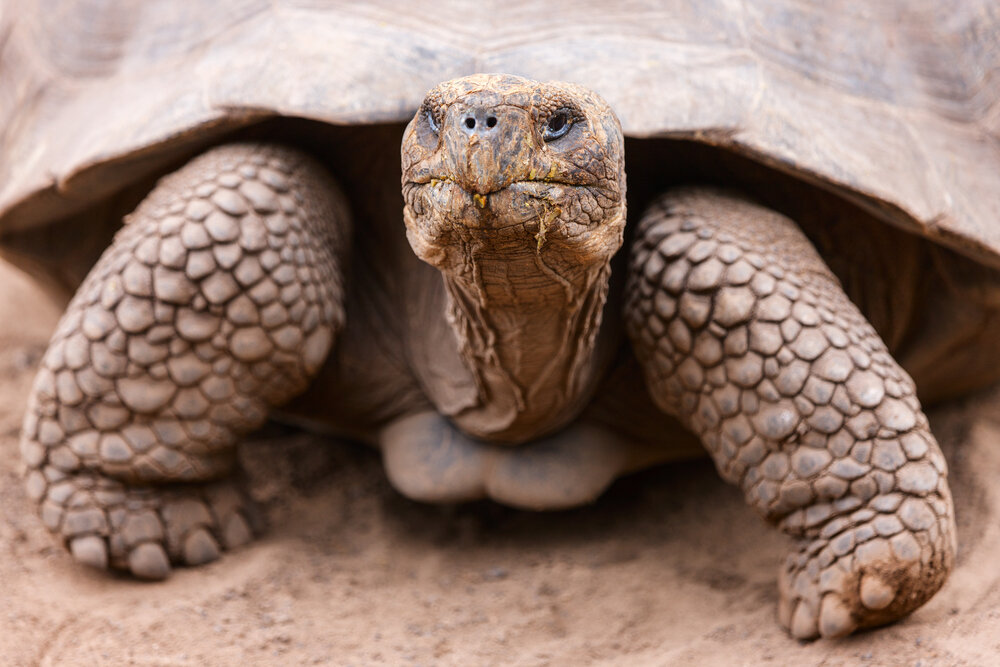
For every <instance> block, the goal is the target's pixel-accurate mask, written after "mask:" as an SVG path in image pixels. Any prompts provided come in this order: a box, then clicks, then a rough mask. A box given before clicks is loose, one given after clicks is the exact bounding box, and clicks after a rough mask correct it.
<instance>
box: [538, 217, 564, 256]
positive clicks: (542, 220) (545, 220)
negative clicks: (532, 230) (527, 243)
mask: <svg viewBox="0 0 1000 667" xmlns="http://www.w3.org/2000/svg"><path fill="white" fill-rule="evenodd" d="M561 213H562V209H560V208H558V207H556V208H553V209H546V210H545V214H544V215H542V216H540V217H539V218H538V233H537V234H535V240H536V241H537V242H538V247H537V248H536V251H541V249H542V246H543V245H545V232H547V231H548V229H549V225H550V224H551V223H552V221H553V220H555V219H556V218H558V217H559V215H560V214H561Z"/></svg>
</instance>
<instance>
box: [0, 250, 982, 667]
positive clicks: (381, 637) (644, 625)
mask: <svg viewBox="0 0 1000 667" xmlns="http://www.w3.org/2000/svg"><path fill="white" fill-rule="evenodd" d="M56 316H57V314H56V313H55V312H53V311H51V309H46V308H45V307H44V304H43V303H42V302H41V301H40V300H39V299H38V298H37V296H36V295H33V294H32V293H31V291H30V289H28V287H27V283H26V281H24V280H23V279H22V278H19V277H18V276H16V275H14V274H12V273H11V272H10V271H9V270H5V269H0V330H2V332H3V333H2V334H0V335H2V338H0V596H2V597H0V664H3V665H119V664H121V665H126V664H127V665H241V666H246V665H272V664H273V665H309V664H320V665H323V664H333V665H370V664H389V665H411V664H412V665H549V664H552V665H760V664H772V665H859V664H860V665H909V666H916V665H920V666H921V667H928V666H930V665H989V664H1000V522H998V519H1000V484H997V483H996V481H995V480H996V479H997V475H998V473H1000V448H998V447H997V446H996V443H997V440H998V439H1000V410H998V407H1000V391H997V392H993V394H992V395H984V396H980V397H977V398H975V399H972V400H969V401H967V402H966V403H965V404H963V405H958V406H951V407H949V408H948V409H946V410H939V411H936V412H934V413H932V415H931V419H932V424H933V426H934V427H935V430H936V433H937V434H938V437H939V438H940V439H941V440H942V444H943V446H944V448H945V453H946V455H947V456H948V458H949V463H950V465H951V467H952V473H951V474H952V488H953V489H954V491H955V502H956V505H957V510H958V517H959V540H960V543H961V553H960V557H959V561H958V567H957V569H956V571H955V573H954V574H953V575H952V578H951V580H950V581H949V583H948V584H947V586H946V587H945V589H944V590H942V591H941V593H939V594H938V595H937V597H935V598H934V599H933V600H932V601H931V602H930V603H929V604H928V605H926V606H925V607H924V608H923V609H921V610H919V611H918V612H917V613H915V614H914V615H913V616H912V617H911V618H909V619H907V620H906V621H904V622H902V623H899V624H897V625H895V626H892V627H889V628H885V629H881V630H878V631H874V632H868V633H864V634H861V635H859V636H856V637H852V638H849V639H846V640H841V641H818V642H814V643H809V644H802V643H799V642H796V641H794V640H791V639H789V638H788V637H787V636H786V635H785V634H784V632H782V631H781V630H780V629H779V628H778V627H777V625H776V623H775V618H774V617H775V612H774V609H775V600H776V592H775V577H776V571H777V564H778V562H779V560H780V558H781V556H782V554H783V553H784V550H785V549H786V547H787V542H786V540H785V538H783V537H782V536H780V535H778V534H777V533H776V532H774V531H772V530H770V529H769V528H768V527H767V526H765V525H764V524H763V523H762V522H761V521H760V520H758V519H757V517H756V516H755V515H754V514H752V513H751V511H750V510H748V509H747V508H746V507H744V505H743V503H742V502H741V501H740V498H739V495H738V494H737V492H736V491H735V490H734V489H732V488H730V487H728V486H726V485H725V484H723V483H722V482H721V481H719V480H718V478H717V477H716V476H715V474H714V471H713V469H712V467H711V466H710V465H709V463H708V462H707V461H697V462H693V463H687V464H682V465H673V466H668V467H664V468H660V469H657V470H651V471H648V472H645V473H642V474H639V475H634V476H632V477H630V478H627V479H624V480H621V481H619V482H618V483H617V484H616V485H615V486H614V487H613V488H612V489H611V490H610V491H609V492H608V493H607V494H606V495H605V496H604V497H603V498H602V499H601V500H600V501H599V502H598V503H597V504H595V505H593V506H591V507H587V508H583V509H580V510H575V511H571V512H560V513H551V514H532V513H526V512H519V511H515V510H510V509H506V508H503V507H499V506H496V505H492V504H488V503H482V504H475V505H470V506H462V507H452V508H442V507H428V506H422V505H418V504H415V503H411V502H409V501H407V500H404V499H403V498H401V497H400V496H399V495H398V494H396V493H395V492H394V491H393V490H392V489H391V488H390V487H389V485H388V484H387V482H386V480H385V477H384V475H383V473H382V470H381V464H380V461H379V459H378V457H377V455H376V454H374V453H373V452H371V451H368V450H365V449H363V448H360V447H358V446H352V445H350V444H347V443H340V442H333V441H329V440H323V439H321V438H317V437H314V436H311V435H308V434H301V433H294V432H288V431H286V430H284V429H282V428H280V427H272V428H270V429H269V430H268V431H267V432H266V433H263V434H261V435H260V436H258V437H257V438H255V439H254V440H253V441H252V442H250V443H248V444H247V445H246V447H245V448H244V453H243V456H242V458H243V462H244V465H245V467H246V469H247V472H248V474H249V478H250V480H251V484H252V489H253V493H254V495H255V496H256V498H257V499H258V500H259V501H260V502H261V503H262V505H263V507H264V508H265V512H266V515H267V517H268V519H269V522H270V529H269V532H268V533H267V535H266V536H265V537H264V538H263V539H261V540H260V541H258V542H256V543H255V544H254V545H253V546H250V547H247V548H244V549H242V550H240V551H237V552H235V553H232V554H229V555H226V556H225V557H224V558H223V559H222V560H221V561H220V562H217V563H214V564H212V565H209V566H207V567H203V568H200V569H197V570H184V571H179V572H177V573H175V574H174V576H173V577H171V578H170V579H169V580H168V581H166V582H163V583H156V584H148V583H147V584H144V583H137V582H134V581H131V580H129V579H126V578H122V577H116V576H112V575H107V574H102V573H98V572H92V571H89V570H86V569H84V568H82V567H79V566H77V565H75V564H74V563H73V562H71V560H70V558H69V557H68V556H67V555H66V554H65V553H64V552H63V551H62V549H61V548H59V547H58V545H57V544H56V543H55V542H54V541H53V540H52V539H51V538H50V537H49V535H48V534H47V533H46V531H45V530H44V529H43V528H42V526H41V523H40V522H39V521H38V519H37V518H36V515H35V511H34V507H33V506H32V505H31V504H30V503H29V502H28V500H27V498H26V497H25V495H24V494H23V492H22V487H21V482H20V477H19V472H18V468H19V459H18V454H17V433H18V428H19V424H20V418H21V412H22V410H23V408H24V404H25V400H26V392H27V390H28V387H29V383H30V381H31V377H32V374H33V372H34V368H35V365H36V364H37V361H38V359H39V356H40V355H41V353H42V351H43V349H44V341H45V338H46V336H47V333H48V331H49V329H50V328H51V327H52V325H53V324H54V318H55V317H56Z"/></svg>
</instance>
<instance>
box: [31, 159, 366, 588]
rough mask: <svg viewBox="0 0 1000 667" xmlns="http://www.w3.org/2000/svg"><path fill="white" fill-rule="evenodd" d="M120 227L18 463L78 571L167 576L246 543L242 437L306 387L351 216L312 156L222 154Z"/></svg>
mask: <svg viewBox="0 0 1000 667" xmlns="http://www.w3.org/2000/svg"><path fill="white" fill-rule="evenodd" d="M125 222H126V224H125V226H124V227H123V228H122V230H121V231H120V232H119V233H118V235H117V236H116V237H115V240H114V242H113V244H112V245H111V247H110V248H109V249H108V250H107V252H105V253H104V255H103V256H102V257H101V259H100V261H98V263H97V264H96V266H95V267H94V268H93V270H92V271H91V272H90V275H88V276H87V278H86V280H85V281H84V282H83V285H82V286H81V287H80V289H79V291H78V292H77V294H76V296H75V297H74V298H73V300H72V302H71V303H70V305H69V307H68V308H67V311H66V313H65V315H64V316H63V318H62V320H61V321H60V323H59V326H58V328H57V330H56V332H55V334H54V335H53V338H52V341H51V343H50V345H49V349H48V351H47V352H46V354H45V357H44V358H43V360H42V364H41V369H40V370H39V373H38V376H37V378H36V380H35V384H34V387H33V389H32V394H31V396H30V399H29V407H28V412H27V415H26V417H25V422H24V428H23V432H22V439H21V452H22V455H23V458H24V461H25V462H26V464H27V479H26V483H27V488H28V493H29V494H30V495H31V497H32V498H34V499H35V500H37V501H38V503H39V504H40V506H41V515H42V519H43V521H44V523H45V525H46V526H47V527H48V528H49V529H50V530H52V531H53V532H54V533H57V534H58V535H60V536H61V537H62V538H63V539H64V541H65V543H66V545H67V546H68V548H69V550H70V552H71V553H72V554H73V556H74V557H75V558H76V559H77V560H79V561H81V562H83V563H86V564H89V565H92V566H95V567H99V568H105V567H108V566H110V567H113V568H117V569H123V570H130V571H131V572H132V574H134V575H135V576H137V577H142V578H147V579H162V578H164V577H166V576H167V575H168V574H169V572H170V564H171V563H175V564H187V565H196V564H200V563H204V562H207V561H211V560H214V559H215V558H217V557H218V555H219V552H220V548H227V549H228V548H232V547H235V546H238V545H240V544H242V543H245V542H247V541H248V540H249V539H251V537H252V526H253V521H252V518H253V516H252V511H251V507H250V506H249V504H248V503H247V500H246V499H245V497H244V496H243V495H242V494H241V493H240V491H239V489H238V488H237V485H236V483H235V481H234V480H233V479H232V477H231V476H230V472H231V470H232V467H233V463H234V457H235V444H236V441H237V439H238V438H239V437H240V436H241V435H243V434H245V433H247V432H248V431H250V430H252V429H255V428H257V427H259V426H260V425H261V424H262V423H263V422H264V420H265V419H266V417H267V414H268V410H269V409H270V408H271V407H272V406H275V405H278V404H280V403H282V402H284V401H287V400H288V399H289V398H291V397H292V396H294V395H295V394H297V393H299V392H301V391H302V390H303V389H305V387H306V385H307V383H308V381H309V379H310V378H311V377H312V376H313V375H314V374H315V373H316V371H317V370H318V369H319V367H320V365H321V364H322V363H323V361H324V359H325V357H326V354H327V352H328V351H329V348H330V346H331V344H332V341H333V339H334V336H335V335H336V333H337V331H338V330H339V329H340V328H341V326H342V325H343V320H344V312H343V287H342V275H341V265H342V261H343V255H344V250H345V248H346V245H347V241H348V238H347V237H348V233H349V221H348V215H347V210H346V207H345V205H344V203H343V199H342V197H341V195H340V194H339V192H338V190H337V188H336V185H335V184H334V183H333V181H332V179H331V178H330V177H329V176H327V175H326V173H325V171H324V170H323V168H322V167H321V166H320V165H318V164H317V163H315V162H313V161H312V160H311V159H309V158H308V157H306V156H304V155H301V154H299V153H298V152H295V151H292V150H290V149H285V148H280V147H276V146H265V145H255V144H232V145H227V146H222V147H219V148H215V149H213V150H211V151H209V152H207V153H205V154H204V155H202V156H200V157H198V158H196V159H195V160H193V161H191V162H190V163H189V164H187V165H186V166H185V167H183V168H181V169H180V170H178V171H177V172H176V173H174V174H172V175H170V176H168V177H167V178H164V179H163V180H162V181H161V182H160V183H159V184H158V185H157V186H156V188H155V189H154V190H153V191H152V192H151V193H150V195H149V196H148V197H147V198H146V199H145V200H144V201H143V202H142V204H140V205H139V207H138V208H137V209H136V210H135V212H133V213H132V214H131V215H130V216H128V217H127V218H126V221H125ZM211 480H214V481H211Z"/></svg>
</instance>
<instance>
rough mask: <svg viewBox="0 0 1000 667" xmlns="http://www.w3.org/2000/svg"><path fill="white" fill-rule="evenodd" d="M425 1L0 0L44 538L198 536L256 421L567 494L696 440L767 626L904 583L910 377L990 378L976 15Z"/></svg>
mask: <svg viewBox="0 0 1000 667" xmlns="http://www.w3.org/2000/svg"><path fill="white" fill-rule="evenodd" d="M423 4H425V5H426V6H421V3H410V4H408V5H407V6H406V8H405V9H403V8H400V7H398V6H395V5H392V4H391V3H386V5H385V6H381V5H379V4H377V3H376V4H370V3H365V4H360V3H359V4H358V5H357V6H353V5H349V4H344V5H338V6H336V7H327V8H320V7H313V6H310V5H308V3H306V4H304V5H302V6H300V5H299V3H295V2H292V1H290V0H289V1H288V2H279V3H275V2H270V3H261V4H260V5H259V6H258V5H257V4H254V3H239V4H237V3H233V6H227V5H225V4H224V3H214V4H212V5H211V6H209V5H199V6H198V7H197V8H194V7H193V6H192V7H181V6H179V5H177V4H176V3H150V2H142V3H140V2H127V1H125V0H122V1H120V2H117V3H101V6H100V8H98V7H96V6H93V7H92V6H90V3H72V2H63V1H60V0H56V2H54V3H49V4H48V5H46V6H45V8H41V7H37V6H35V5H33V4H31V3H26V2H14V3H8V5H7V7H6V9H8V11H6V12H4V13H3V14H2V16H0V21H2V24H0V35H3V36H4V38H3V40H0V63H2V65H0V67H2V72H3V74H4V76H3V77H0V81H2V82H3V83H2V84H0V121H2V125H3V127H4V128H5V129H4V132H3V133H2V134H0V146H2V151H0V156H2V157H0V238H2V244H0V247H2V250H3V253H4V256H5V257H6V258H8V259H10V260H11V261H14V262H17V263H20V264H21V265H22V266H26V267H28V268H29V270H30V271H31V272H32V275H33V276H34V277H35V278H36V279H37V280H38V281H39V282H40V283H43V284H45V285H46V286H47V287H48V288H49V293H50V294H51V295H52V297H51V298H53V299H62V300H64V301H65V300H67V299H68V297H69V295H70V294H71V293H73V292H74V291H75V296H73V297H72V299H71V300H69V301H68V305H67V306H66V311H65V314H64V316H63V318H62V320H61V321H60V323H59V325H58V327H57V329H56V331H55V333H54V335H53V337H52V340H51V342H50V345H49V348H48V350H47V352H46V354H45V356H44V358H43V359H42V361H41V364H40V369H39V372H38V375H37V378H36V380H35V383H34V385H33V389H32V392H31V395H30V398H29V406H28V409H27V414H26V417H25V421H24V427H23V432H22V438H21V452H22V455H23V459H24V463H25V469H26V473H25V475H26V477H25V479H26V487H27V492H28V494H29V495H30V497H31V498H32V499H34V500H35V501H37V503H38V504H39V507H40V511H41V518H42V521H43V522H44V523H45V525H46V526H47V527H48V528H49V529H51V530H52V531H53V532H54V533H55V534H56V535H57V536H59V538H60V539H61V540H62V541H63V542H64V544H65V545H66V546H67V548H68V549H69V551H70V552H71V554H72V556H73V557H74V558H75V559H76V560H78V561H80V562H81V563H84V564H87V565H90V566H94V567H98V568H114V569H120V570H125V571H129V572H131V573H132V574H133V575H135V576H136V577H139V578H145V579H162V578H164V577H166V576H167V575H168V574H169V572H170V569H171V566H172V565H197V564H200V563H204V562H207V561H211V560H214V559H216V558H217V557H219V555H220V552H221V551H222V550H224V549H232V548H235V547H237V546H239V545H242V544H244V543H246V542H248V541H249V540H250V539H251V538H252V536H253V533H254V532H255V531H256V530H257V529H258V525H257V521H256V519H255V513H254V511H253V508H252V505H251V504H250V503H249V501H248V500H247V499H246V497H245V496H244V495H243V494H242V493H241V492H240V490H239V488H238V485H237V483H236V481H235V479H234V477H233V466H234V459H235V457H234V451H235V448H236V445H237V443H238V441H239V439H240V438H241V437H242V436H243V435H244V434H246V433H248V432H250V431H252V430H253V429H255V428H257V427H259V426H260V425H261V424H263V423H264V421H265V420H266V419H267V418H268V416H269V415H278V416H281V417H284V418H287V419H291V420H294V421H296V422H298V423H301V424H305V425H308V426H312V427H316V428H323V429H326V430H330V431H335V432H338V433H341V434H346V435H348V436H351V437H353V438H356V439H359V440H362V441H365V442H369V443H371V444H373V445H375V446H376V447H378V448H379V449H380V450H381V452H382V456H383V460H384V463H385V468H386V471H387V474H388V477H389V479H390V481H391V482H392V484H393V485H394V486H395V487H396V488H397V489H399V491H401V492H402V493H403V494H405V495H407V496H409V497H411V498H415V499H419V500H425V501H429V502H459V501H465V500H470V499H475V498H483V497H488V498H492V499H495V500H497V501H499V502H502V503H507V504H510V505H514V506H518V507H525V508H531V509H556V508H564V507H570V506H574V505H578V504H581V503H586V502H590V501H592V500H593V499H594V498H596V497H597V496H598V495H599V494H600V493H601V492H602V491H603V490H604V489H605V488H606V487H607V486H608V484H609V483H610V482H611V481H612V480H613V479H615V478H616V477H618V476H620V475H623V474H625V473H628V472H631V471H633V470H637V469H639V468H642V467H645V466H648V465H652V464H654V463H658V462H661V461H666V460H671V459H676V458H680V457H684V456H690V455H692V454H693V453H694V452H695V451H700V448H701V447H702V446H703V447H704V449H705V450H707V452H708V453H709V454H710V455H711V457H712V458H713V460H714V462H715V464H716V466H717V468H718V470H719V473H720V474H721V476H722V477H723V478H724V479H726V480H727V481H729V482H732V483H734V484H736V485H738V486H739V488H740V489H741V490H742V491H743V493H744V495H745V497H746V500H747V502H748V504H750V505H751V506H752V507H753V508H754V509H755V510H756V511H757V512H758V513H759V514H761V515H762V516H763V517H764V518H765V519H767V520H768V521H770V522H771V523H773V524H774V525H776V526H777V527H778V528H780V529H781V530H782V531H784V532H786V533H788V534H789V535H791V536H792V537H793V538H795V542H796V543H795V546H794V547H793V548H792V549H791V551H790V553H789V555H788V557H787V559H786V561H785V562H784V564H783V565H782V566H781V568H780V570H779V578H778V579H779V593H780V595H779V597H780V601H779V609H778V617H779V620H780V622H781V623H782V624H783V625H784V626H785V627H786V628H788V630H789V631H790V633H791V634H792V635H793V636H795V637H798V638H813V637H817V636H827V637H835V636H841V635H844V634H848V633H850V632H852V631H854V630H856V629H858V628H864V627H870V626H876V625H880V624H884V623H887V622H891V621H893V620H895V619H898V618H900V617H903V616H905V615H907V614H908V613H910V612H911V611H913V610H914V609H916V608H917V607H919V606H920V605H921V604H923V603H924V602H925V601H926V600H928V599H929V598H930V597H931V596H932V595H933V594H934V593H935V592H936V591H937V590H938V589H939V588H940V586H941V585H942V584H943V583H944V581H945V579H946V577H947V574H948V572H949V570H950V569H951V568H952V566H953V564H954V554H955V525H954V518H953V505H952V501H951V497H950V492H949V489H948V486H947V470H946V464H945V461H944V458H943V457H942V454H941V451H940V449H939V448H938V445H937V443H936V442H935V440H934V437H933V435H932V434H931V432H930V430H929V427H928V422H927V419H926V417H925V415H924V413H923V412H922V408H921V403H920V399H918V397H917V392H918V390H919V393H920V397H921V399H922V400H924V401H925V402H936V401H941V400H945V399H948V398H952V397H955V396H958V395H961V394H963V393H967V392H969V391H972V390H974V389H976V388H979V387H983V386H985V385H987V384H989V383H991V382H993V381H995V380H996V379H997V377H998V375H1000V372H998V370H997V369H998V368H1000V365H998V364H997V363H996V359H997V346H996V345H995V340H996V334H997V332H998V331H1000V317H998V314H997V313H998V303H1000V301H998V299H997V298H996V295H997V291H996V290H997V287H998V286H1000V276H998V273H997V270H996V267H997V266H998V265H1000V256H998V253H1000V225H998V224H997V222H996V221H997V217H998V215H1000V183H998V179H997V176H996V175H997V173H1000V171H998V169H997V167H998V165H1000V149H998V143H997V141H998V133H1000V126H998V118H1000V116H997V113H996V111H997V109H1000V106H998V104H997V94H996V90H997V89H996V87H995V86H992V87H991V86H990V85H989V79H988V74H987V73H988V72H990V71H995V69H996V67H997V65H1000V52H997V51H996V49H993V48H991V44H993V43H994V41H995V37H996V35H997V34H998V32H1000V13H998V12H997V10H996V7H995V6H994V5H991V4H989V3H987V2H985V1H983V2H975V1H974V0H970V2H967V3H964V4H963V5H961V6H959V7H950V8H949V9H947V10H945V9H938V8H937V6H936V5H935V4H931V3H930V2H922V3H917V4H916V5H915V4H914V3H912V2H910V3H900V2H890V3H882V4H881V5H880V6H879V7H877V8H873V7H861V6H858V5H856V4H855V3H848V2H846V1H841V2H832V3H825V4H824V5H822V6H819V5H813V4H811V3H807V2H804V1H802V0H773V1H771V2H760V3H744V4H742V5H738V6H736V7H728V6H726V7H725V8H724V7H722V6H721V5H719V6H716V5H705V4H704V3H695V2H690V1H685V0H675V1H674V2H671V3H668V4H667V6H666V7H665V8H664V7H663V6H661V5H662V3H649V4H648V5H647V4H643V3H638V2H637V3H634V4H635V7H631V8H629V11H627V12H626V11H624V10H622V9H621V8H611V7H605V6H604V5H603V3H597V2H594V3H586V2H584V3H581V2H576V3H574V4H573V11H572V12H569V11H560V9H561V7H560V5H561V4H562V3H555V5H554V6H552V7H549V9H548V10H547V11H546V12H544V13H541V14H539V13H537V12H524V11H523V8H519V7H516V6H512V5H511V3H498V4H497V5H496V6H490V7H487V8H486V9H488V10H489V11H482V10H483V7H481V6H480V5H481V3H477V4H476V5H474V6H473V5H471V4H469V5H468V6H465V5H456V6H454V7H451V9H449V11H441V10H440V8H438V7H437V3H423ZM50 5H51V6H50ZM53 8H57V9H58V11H51V10H52V9H53ZM566 9H567V10H568V7H567V8H566ZM528 16H530V19H528V18H525V17H528ZM481 71H494V72H507V73H509V74H476V72H481ZM442 81H444V82H445V83H441V82H442ZM540 81H548V83H540ZM561 82H572V83H561ZM428 90H429V91H430V92H429V93H428V92H427V91H428ZM593 91H596V92H593ZM408 119H409V123H408V124H407V125H403V123H404V122H405V121H406V120H408ZM619 119H620V120H619ZM625 137H628V138H627V139H626V138H625ZM400 145H401V147H402V148H401V152H398V151H400ZM626 156H627V157H626ZM400 157H401V160H402V176H401V183H402V188H401V190H400V167H399V165H400V162H399V160H400ZM626 172H627V173H628V179H629V183H628V188H627V189H626ZM400 192H401V194H402V198H400ZM133 209H134V210H133ZM129 211H131V212H129ZM126 213H127V215H124V224H121V220H122V216H123V214H126ZM629 215H631V216H632V217H631V219H629ZM627 220H630V221H629V222H628V223H627V222H626V221H627ZM119 227H120V229H119ZM105 248H106V250H105ZM620 248H621V249H622V251H621V252H618V251H619V249H620ZM101 251H103V253H102V252H101ZM98 254H99V255H100V256H99V257H98ZM720 539H721V537H720Z"/></svg>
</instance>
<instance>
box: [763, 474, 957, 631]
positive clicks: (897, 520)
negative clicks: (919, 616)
mask: <svg viewBox="0 0 1000 667" xmlns="http://www.w3.org/2000/svg"><path fill="white" fill-rule="evenodd" d="M879 510H881V511H879ZM953 552H954V524H953V522H952V520H951V515H950V507H949V505H948V503H946V502H944V500H943V499H938V498H920V497H915V496H910V497H906V496H903V495H902V494H899V493H890V494H886V495H881V496H876V497H875V498H873V499H872V501H871V502H869V503H868V505H867V506H866V507H865V508H863V509H859V510H857V511H855V512H853V513H852V514H850V515H845V516H842V517H840V518H838V519H835V520H833V521H830V522H828V523H827V524H826V525H825V526H824V527H823V528H822V530H821V531H820V532H819V537H818V538H817V539H814V540H804V541H802V542H801V544H800V546H799V548H798V549H796V550H794V551H792V552H791V553H790V554H789V555H788V557H787V558H786V560H785V563H784V565H783V566H782V568H781V571H780V573H779V577H778V593H779V602H778V619H779V621H780V622H781V624H782V625H783V626H785V627H786V628H787V629H788V631H789V632H790V633H791V634H792V636H794V637H796V638H798V639H814V638H816V637H842V636H844V635H847V634H850V633H851V632H853V631H854V630H856V629H858V628H866V627H873V626H878V625H884V624H886V623H891V622H892V621H895V620H897V619H899V618H902V617H904V616H906V615H907V614H909V613H910V612H911V611H912V610H914V609H916V608H917V607H919V606H920V605H921V604H923V603H924V602H925V601H926V600H928V599H930V597H931V596H932V595H933V594H934V593H935V592H936V591H937V590H938V588H940V587H941V584H942V583H944V579H945V577H946V576H947V574H948V571H949V569H950V567H951V560H952V554H953Z"/></svg>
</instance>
